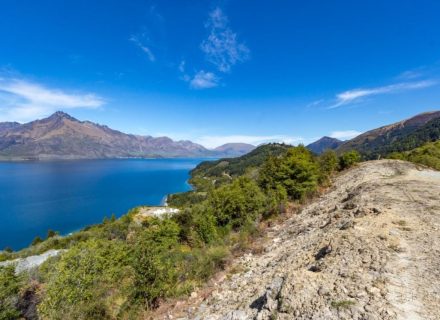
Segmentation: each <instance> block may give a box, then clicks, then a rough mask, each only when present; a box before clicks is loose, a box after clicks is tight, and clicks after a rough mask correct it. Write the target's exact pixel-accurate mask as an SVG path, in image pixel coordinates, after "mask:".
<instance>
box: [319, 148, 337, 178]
mask: <svg viewBox="0 0 440 320" xmlns="http://www.w3.org/2000/svg"><path fill="white" fill-rule="evenodd" d="M318 162H319V167H320V170H321V181H322V182H325V181H326V180H328V178H329V177H330V176H331V175H332V174H333V173H335V172H336V171H338V169H339V159H338V156H337V155H336V152H335V151H333V150H326V151H324V152H323V153H322V154H321V155H320V156H319V157H318Z"/></svg>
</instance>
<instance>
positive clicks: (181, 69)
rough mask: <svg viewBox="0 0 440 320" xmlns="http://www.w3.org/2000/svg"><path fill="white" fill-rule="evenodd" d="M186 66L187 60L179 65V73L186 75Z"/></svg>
mask: <svg viewBox="0 0 440 320" xmlns="http://www.w3.org/2000/svg"><path fill="white" fill-rule="evenodd" d="M185 65H186V61H185V60H182V61H180V64H179V71H180V72H181V73H184V72H185Z"/></svg>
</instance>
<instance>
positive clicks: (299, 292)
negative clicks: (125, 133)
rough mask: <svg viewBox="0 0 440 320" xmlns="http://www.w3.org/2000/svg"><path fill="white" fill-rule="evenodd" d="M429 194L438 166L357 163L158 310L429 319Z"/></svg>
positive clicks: (438, 296) (437, 233) (435, 221)
mask: <svg viewBox="0 0 440 320" xmlns="http://www.w3.org/2000/svg"><path fill="white" fill-rule="evenodd" d="M439 195H440V172H438V171H433V170H430V169H426V168H424V167H419V166H416V165H414V164H411V163H408V162H404V161H396V160H379V161H369V162H365V163H361V164H360V165H358V166H357V167H355V168H353V169H350V170H348V171H346V172H344V173H342V174H341V175H339V176H338V177H337V178H336V180H335V181H334V184H333V187H331V188H330V190H328V192H326V193H325V194H323V195H322V196H321V197H320V198H319V199H317V200H316V201H313V202H312V203H311V204H309V205H307V206H305V207H304V209H302V210H301V211H300V212H299V213H294V212H292V213H291V214H290V215H288V219H286V220H285V221H284V222H282V223H281V224H277V225H275V226H273V227H272V228H271V229H269V231H268V233H267V235H266V237H265V240H263V242H262V243H260V244H259V245H260V246H261V248H263V249H262V251H261V253H260V252H254V253H248V254H245V255H244V256H242V257H240V258H239V259H238V260H236V261H235V262H234V263H233V264H232V266H231V267H230V268H229V269H227V270H226V271H225V272H223V273H221V274H219V275H218V276H217V277H216V279H214V280H213V281H212V282H211V283H210V286H209V287H208V288H204V289H202V290H200V291H199V292H194V293H193V294H192V295H191V297H192V298H191V299H189V301H187V302H186V303H181V304H179V303H178V304H176V305H175V306H174V309H173V308H170V309H168V311H166V312H165V313H167V315H166V316H164V318H167V317H168V316H169V315H171V316H173V317H177V318H179V317H180V318H182V319H211V320H216V319H219V320H220V319H225V320H226V319H273V318H274V317H276V319H312V318H313V319H436V318H437V317H438V310H437V309H438V305H439V303H440V293H439V292H438V287H439V285H440V284H439V279H440V277H439V276H440V271H439V270H440V258H439V257H440V255H439V253H440V251H439V249H438V248H440V229H439V228H438V225H439V223H440V206H439V203H440V202H439V201H440V196H439ZM182 306H183V307H182ZM185 306H191V307H190V308H186V307H185Z"/></svg>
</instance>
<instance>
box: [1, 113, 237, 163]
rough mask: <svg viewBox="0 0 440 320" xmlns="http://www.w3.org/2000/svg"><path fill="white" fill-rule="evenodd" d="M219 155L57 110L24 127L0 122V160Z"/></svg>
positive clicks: (165, 138) (220, 153)
mask: <svg viewBox="0 0 440 320" xmlns="http://www.w3.org/2000/svg"><path fill="white" fill-rule="evenodd" d="M237 153H238V151H237ZM223 156H229V153H228V152H225V153H223V152H221V151H215V150H208V149H206V148H205V147H203V146H201V145H199V144H196V143H193V142H191V141H173V140H171V139H170V138H168V137H158V138H154V137H151V136H139V135H132V134H125V133H122V132H120V131H116V130H113V129H110V128H109V127H107V126H103V125H99V124H96V123H93V122H90V121H79V120H77V119H75V118H73V117H71V116H70V115H68V114H66V113H64V112H60V111H59V112H56V113H54V114H53V115H51V116H50V117H48V118H45V119H42V120H36V121H32V122H29V123H26V124H18V123H0V160H23V159H42V160H44V159H103V158H124V157H223Z"/></svg>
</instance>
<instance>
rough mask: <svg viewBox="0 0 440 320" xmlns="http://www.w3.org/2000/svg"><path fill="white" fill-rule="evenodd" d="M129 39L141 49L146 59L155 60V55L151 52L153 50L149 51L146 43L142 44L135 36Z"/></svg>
mask: <svg viewBox="0 0 440 320" xmlns="http://www.w3.org/2000/svg"><path fill="white" fill-rule="evenodd" d="M130 41H132V42H133V43H134V44H135V45H136V46H137V47H138V48H139V49H141V50H142V51H143V52H144V53H145V54H146V55H147V57H148V59H149V60H150V61H151V62H155V61H156V57H155V55H154V54H153V52H152V51H151V49H150V48H149V47H147V46H146V45H144V44H142V42H141V41H140V40H139V39H138V38H137V37H135V36H132V37H131V38H130Z"/></svg>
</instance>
